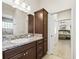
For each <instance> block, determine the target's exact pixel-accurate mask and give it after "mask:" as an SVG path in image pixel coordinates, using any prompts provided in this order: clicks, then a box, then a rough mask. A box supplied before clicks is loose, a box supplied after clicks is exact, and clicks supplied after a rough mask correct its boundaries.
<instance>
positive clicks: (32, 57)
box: [25, 47, 36, 59]
mask: <svg viewBox="0 0 79 59" xmlns="http://www.w3.org/2000/svg"><path fill="white" fill-rule="evenodd" d="M25 53H26V58H25V59H36V47H33V48H30V49H29V50H27V51H26V52H25Z"/></svg>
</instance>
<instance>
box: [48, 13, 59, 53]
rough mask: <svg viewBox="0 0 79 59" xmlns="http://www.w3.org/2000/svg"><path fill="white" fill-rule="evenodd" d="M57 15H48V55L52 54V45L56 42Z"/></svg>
mask: <svg viewBox="0 0 79 59" xmlns="http://www.w3.org/2000/svg"><path fill="white" fill-rule="evenodd" d="M56 19H57V14H54V15H51V14H49V15H48V54H53V49H54V45H55V43H56V42H57V40H58V24H57V23H58V22H57V21H56Z"/></svg>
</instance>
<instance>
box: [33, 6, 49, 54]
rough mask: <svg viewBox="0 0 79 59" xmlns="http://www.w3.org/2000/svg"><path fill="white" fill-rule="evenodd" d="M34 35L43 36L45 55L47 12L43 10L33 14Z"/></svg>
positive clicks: (46, 46)
mask: <svg viewBox="0 0 79 59" xmlns="http://www.w3.org/2000/svg"><path fill="white" fill-rule="evenodd" d="M35 33H38V34H43V38H44V44H43V45H44V55H45V54H46V53H47V50H48V12H47V11H46V10H45V9H44V8H43V9H41V10H38V11H36V12H35Z"/></svg>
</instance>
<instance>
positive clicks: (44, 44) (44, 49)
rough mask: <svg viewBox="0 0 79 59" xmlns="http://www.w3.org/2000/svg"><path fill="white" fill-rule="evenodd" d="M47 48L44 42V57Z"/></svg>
mask: <svg viewBox="0 0 79 59" xmlns="http://www.w3.org/2000/svg"><path fill="white" fill-rule="evenodd" d="M47 50H48V47H47V41H45V42H44V55H45V54H46V53H47Z"/></svg>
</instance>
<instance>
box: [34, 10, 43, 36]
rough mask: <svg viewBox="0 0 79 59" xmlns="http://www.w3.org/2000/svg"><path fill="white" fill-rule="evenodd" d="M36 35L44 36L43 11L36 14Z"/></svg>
mask: <svg viewBox="0 0 79 59" xmlns="http://www.w3.org/2000/svg"><path fill="white" fill-rule="evenodd" d="M35 33H39V34H43V11H39V12H36V13H35Z"/></svg>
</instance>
